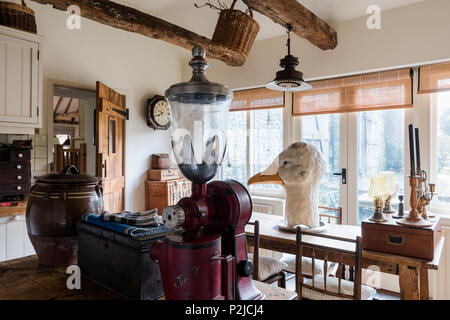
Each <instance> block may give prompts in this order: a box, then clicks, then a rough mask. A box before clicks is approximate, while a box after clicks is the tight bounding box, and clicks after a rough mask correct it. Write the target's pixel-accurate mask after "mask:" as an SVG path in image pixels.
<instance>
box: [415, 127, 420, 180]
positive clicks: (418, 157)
mask: <svg viewBox="0 0 450 320" xmlns="http://www.w3.org/2000/svg"><path fill="white" fill-rule="evenodd" d="M415 134H416V159H417V161H416V164H417V174H421V172H420V171H421V170H420V169H421V166H420V142H419V129H418V128H416V129H415Z"/></svg>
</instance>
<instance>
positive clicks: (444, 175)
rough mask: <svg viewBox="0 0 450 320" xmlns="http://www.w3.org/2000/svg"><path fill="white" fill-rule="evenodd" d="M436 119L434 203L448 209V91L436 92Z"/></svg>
mask: <svg viewBox="0 0 450 320" xmlns="http://www.w3.org/2000/svg"><path fill="white" fill-rule="evenodd" d="M447 81H450V80H447ZM436 119H437V121H436V122H437V126H436V127H437V128H436V130H437V132H436V163H435V166H436V169H437V170H436V171H437V172H436V174H437V179H436V180H437V181H436V191H437V196H436V197H435V205H436V204H437V206H438V207H442V208H445V209H448V205H449V204H450V92H441V93H438V94H437V110H436Z"/></svg>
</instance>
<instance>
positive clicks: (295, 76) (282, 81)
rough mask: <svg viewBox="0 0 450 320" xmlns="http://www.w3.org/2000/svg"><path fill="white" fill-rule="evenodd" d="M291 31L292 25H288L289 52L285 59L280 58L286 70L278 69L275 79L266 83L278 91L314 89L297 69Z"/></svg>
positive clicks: (281, 65)
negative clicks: (292, 52) (292, 50)
mask: <svg viewBox="0 0 450 320" xmlns="http://www.w3.org/2000/svg"><path fill="white" fill-rule="evenodd" d="M291 31H292V26H291V25H290V24H288V25H287V34H288V40H287V44H286V45H287V47H288V54H287V56H285V57H284V58H283V59H281V60H280V67H282V68H283V69H284V70H281V71H278V72H277V74H276V78H275V80H273V81H271V82H269V83H268V84H266V88H268V89H271V90H277V91H288V92H295V91H306V90H310V89H312V86H311V85H310V84H309V83H306V82H305V80H303V73H301V72H300V71H297V70H295V67H296V66H298V58H297V57H294V56H293V55H291Z"/></svg>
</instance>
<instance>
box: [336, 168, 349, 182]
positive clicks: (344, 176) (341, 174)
mask: <svg viewBox="0 0 450 320" xmlns="http://www.w3.org/2000/svg"><path fill="white" fill-rule="evenodd" d="M333 176H342V184H347V168H342V172H335V173H333Z"/></svg>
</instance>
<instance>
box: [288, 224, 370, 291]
mask: <svg viewBox="0 0 450 320" xmlns="http://www.w3.org/2000/svg"><path fill="white" fill-rule="evenodd" d="M303 235H309V236H311V237H316V238H321V239H322V240H321V241H317V243H315V244H312V243H311V242H312V241H311V240H310V241H311V242H304V241H303V238H302V236H303ZM324 239H325V241H324ZM326 239H330V240H332V241H330V242H328V243H329V245H332V243H333V242H334V243H335V244H336V241H339V242H340V243H344V242H346V243H353V244H354V248H355V249H354V250H352V249H350V248H348V249H342V248H341V249H338V248H333V247H331V246H330V247H329V246H327V241H326ZM296 244H297V255H296V256H297V259H296V275H297V276H296V291H297V294H298V298H299V299H303V298H305V299H309V300H361V299H362V300H370V299H372V297H373V296H374V295H375V293H376V291H375V289H373V288H370V287H368V286H364V285H362V284H361V273H362V270H361V259H362V244H361V237H357V238H356V240H348V239H343V238H339V237H335V236H330V235H327V234H321V233H310V232H306V231H302V230H301V229H300V228H297V232H296ZM350 247H352V245H350ZM304 255H307V256H309V257H311V259H312V263H313V265H314V263H315V261H316V259H317V258H319V259H321V260H323V264H322V265H323V269H324V270H323V273H322V274H320V275H316V274H314V268H312V271H313V274H312V276H311V277H310V276H309V275H308V276H307V277H305V275H304V272H303V270H302V263H301V262H302V259H303V257H304ZM344 257H345V258H346V261H348V260H350V261H354V263H352V264H353V266H354V269H355V280H354V282H351V281H348V280H345V279H342V272H340V271H341V270H342V267H343V263H342V261H343V258H344ZM329 263H335V264H337V265H338V272H337V277H329V276H327V268H328V265H329Z"/></svg>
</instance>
